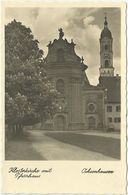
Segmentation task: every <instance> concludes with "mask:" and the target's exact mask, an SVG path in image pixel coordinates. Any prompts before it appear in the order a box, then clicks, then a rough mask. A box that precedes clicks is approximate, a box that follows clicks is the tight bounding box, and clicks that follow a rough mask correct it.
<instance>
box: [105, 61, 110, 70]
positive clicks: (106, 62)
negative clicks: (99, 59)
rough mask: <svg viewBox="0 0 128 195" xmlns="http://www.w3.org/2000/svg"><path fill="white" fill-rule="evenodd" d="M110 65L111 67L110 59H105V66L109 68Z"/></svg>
mask: <svg viewBox="0 0 128 195" xmlns="http://www.w3.org/2000/svg"><path fill="white" fill-rule="evenodd" d="M108 67H109V61H108V60H105V68H108Z"/></svg>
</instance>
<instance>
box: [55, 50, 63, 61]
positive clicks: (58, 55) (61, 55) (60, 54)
mask: <svg viewBox="0 0 128 195" xmlns="http://www.w3.org/2000/svg"><path fill="white" fill-rule="evenodd" d="M57 61H58V62H63V61H64V50H63V49H58V50H57Z"/></svg>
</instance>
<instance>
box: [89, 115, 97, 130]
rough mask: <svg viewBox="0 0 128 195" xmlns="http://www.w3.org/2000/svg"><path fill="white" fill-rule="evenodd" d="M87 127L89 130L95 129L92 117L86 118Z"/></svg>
mask: <svg viewBox="0 0 128 195" xmlns="http://www.w3.org/2000/svg"><path fill="white" fill-rule="evenodd" d="M88 127H89V129H95V127H96V120H95V118H94V117H93V116H90V117H89V118H88Z"/></svg>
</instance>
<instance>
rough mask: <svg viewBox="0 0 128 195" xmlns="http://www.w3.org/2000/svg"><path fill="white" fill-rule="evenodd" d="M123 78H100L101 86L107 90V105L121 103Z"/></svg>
mask: <svg viewBox="0 0 128 195" xmlns="http://www.w3.org/2000/svg"><path fill="white" fill-rule="evenodd" d="M120 84H121V78H120V76H114V77H100V78H99V86H102V87H104V89H105V90H106V102H107V103H120V102H121V85H120Z"/></svg>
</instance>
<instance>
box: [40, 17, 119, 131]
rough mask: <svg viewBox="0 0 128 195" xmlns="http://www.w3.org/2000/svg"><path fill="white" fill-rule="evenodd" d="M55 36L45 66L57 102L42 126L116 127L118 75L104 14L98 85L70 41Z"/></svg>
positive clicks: (80, 128)
mask: <svg viewBox="0 0 128 195" xmlns="http://www.w3.org/2000/svg"><path fill="white" fill-rule="evenodd" d="M63 37H64V32H63V30H62V29H61V28H60V29H59V38H58V39H54V41H53V42H51V41H50V43H49V44H48V54H47V56H46V58H45V62H46V65H45V68H46V71H47V74H48V78H49V80H50V81H51V82H52V83H53V85H54V86H55V87H56V89H57V90H58V91H59V92H60V97H59V98H58V100H57V103H58V105H59V107H58V111H57V112H56V114H55V116H54V118H53V119H51V120H48V121H47V122H46V124H45V125H44V127H43V128H44V129H49V130H60V131H64V130H69V131H70V130H87V129H92V130H102V131H104V130H107V129H110V128H111V129H113V130H115V131H116V130H120V77H119V76H114V67H113V51H112V42H113V38H112V34H111V32H110V30H109V29H108V23H107V18H106V17H105V22H104V29H103V30H102V32H101V36H100V77H99V84H98V85H97V86H93V85H91V84H90V82H89V79H88V77H87V75H86V69H87V68H88V67H87V65H86V64H84V59H83V57H82V58H80V57H79V56H78V55H77V54H76V52H75V43H74V41H73V40H71V42H68V41H67V39H64V38H63Z"/></svg>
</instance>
